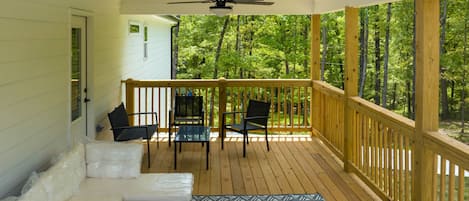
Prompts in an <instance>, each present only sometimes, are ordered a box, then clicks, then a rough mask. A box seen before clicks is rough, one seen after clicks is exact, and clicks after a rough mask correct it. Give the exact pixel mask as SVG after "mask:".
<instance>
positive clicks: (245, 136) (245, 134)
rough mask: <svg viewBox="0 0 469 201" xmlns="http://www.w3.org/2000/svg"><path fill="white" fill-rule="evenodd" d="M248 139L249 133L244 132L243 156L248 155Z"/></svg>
mask: <svg viewBox="0 0 469 201" xmlns="http://www.w3.org/2000/svg"><path fill="white" fill-rule="evenodd" d="M246 141H247V133H246V132H245V133H243V158H245V157H246Z"/></svg>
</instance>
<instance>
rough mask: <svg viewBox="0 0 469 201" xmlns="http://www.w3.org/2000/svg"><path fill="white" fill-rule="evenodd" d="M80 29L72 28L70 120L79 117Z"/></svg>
mask: <svg viewBox="0 0 469 201" xmlns="http://www.w3.org/2000/svg"><path fill="white" fill-rule="evenodd" d="M81 73H82V72H81V29H79V28H73V29H72V77H71V79H72V121H74V120H76V119H78V118H79V117H81Z"/></svg>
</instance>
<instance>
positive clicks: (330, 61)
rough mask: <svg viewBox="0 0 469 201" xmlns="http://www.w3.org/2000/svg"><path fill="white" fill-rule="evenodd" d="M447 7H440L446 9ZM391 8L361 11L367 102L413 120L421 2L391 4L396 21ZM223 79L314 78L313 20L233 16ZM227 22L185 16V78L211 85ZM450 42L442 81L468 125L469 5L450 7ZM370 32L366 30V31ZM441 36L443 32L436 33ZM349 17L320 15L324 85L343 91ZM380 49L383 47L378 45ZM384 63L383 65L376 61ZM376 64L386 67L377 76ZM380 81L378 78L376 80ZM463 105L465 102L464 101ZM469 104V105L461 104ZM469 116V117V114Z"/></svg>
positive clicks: (465, 0) (466, 0) (181, 66)
mask: <svg viewBox="0 0 469 201" xmlns="http://www.w3.org/2000/svg"><path fill="white" fill-rule="evenodd" d="M444 1H445V0H441V2H444ZM441 7H442V12H443V6H441ZM387 11H388V5H387V4H382V5H377V6H370V7H365V8H361V12H360V16H361V17H367V18H368V21H367V23H368V24H367V26H368V41H367V45H368V46H367V47H368V51H367V52H368V54H367V57H365V58H366V60H367V62H366V63H367V65H366V73H367V76H366V79H365V85H364V91H363V98H364V99H366V100H369V101H374V98H375V96H380V97H381V96H386V97H387V106H388V108H389V109H391V110H393V111H396V112H397V113H400V114H402V115H406V116H407V117H412V112H414V111H409V110H412V98H413V97H412V88H413V86H412V85H413V84H414V83H413V79H414V62H415V61H414V54H415V51H414V1H412V0H403V1H399V2H393V3H392V4H391V13H392V14H391V20H390V23H389V24H388V22H387V20H386V16H387ZM229 17H230V23H229V25H228V28H227V30H226V33H225V38H224V41H223V44H222V48H221V52H220V58H219V61H218V63H217V67H218V75H219V76H220V77H222V76H223V77H225V78H227V79H238V78H243V79H266V78H274V79H275V78H292V79H305V78H309V77H310V63H309V62H310V25H311V24H310V19H311V17H310V16H301V15H294V16H292V15H269V16H229ZM224 19H225V18H219V17H216V16H182V17H181V23H180V29H179V37H178V38H177V43H178V45H179V57H178V67H177V78H178V79H197V78H202V79H203V78H212V77H213V71H214V65H215V54H216V49H217V46H218V41H219V38H220V32H221V30H222V27H223V23H224ZM446 19H447V21H446V22H447V23H446V27H445V28H446V29H445V33H446V37H445V40H444V50H443V52H442V55H441V56H440V64H441V66H442V69H443V70H444V71H442V73H441V77H442V78H444V79H446V80H448V83H449V84H448V86H449V88H448V90H447V93H448V97H449V101H448V104H449V108H450V112H451V113H452V116H453V117H454V118H459V117H460V114H461V113H462V114H466V117H465V118H469V106H465V110H464V108H463V107H464V106H463V105H464V104H466V105H469V98H468V97H469V87H468V86H467V82H468V78H466V77H467V76H468V75H469V53H468V51H469V45H468V43H467V42H468V41H467V37H468V36H467V35H469V34H467V32H468V31H469V0H460V1H449V0H448V7H447V18H446ZM387 27H389V30H390V32H389V35H390V38H389V62H388V73H387V75H388V81H387V85H388V87H387V91H386V94H382V93H383V92H382V91H381V90H376V89H375V88H376V87H375V85H376V80H375V79H379V80H380V84H381V85H380V86H381V87H382V86H383V83H382V81H383V79H384V78H383V75H384V71H383V66H384V59H383V58H384V52H385V51H384V49H385V47H384V44H385V40H386V36H385V35H386V34H385V33H386V28H387ZM361 28H362V29H363V27H361ZM435 31H437V30H435ZM344 35H345V16H344V12H343V11H340V12H335V13H328V14H322V15H321V40H324V41H322V42H321V55H322V59H323V60H322V63H321V64H322V66H324V72H323V75H324V80H325V81H326V82H328V83H330V84H332V85H334V86H336V87H338V88H343V71H344V58H345V52H344V49H345V47H344V46H345V45H344ZM378 45H379V46H378ZM377 61H378V62H377ZM377 63H378V64H379V65H380V66H381V67H380V69H378V70H376V69H377V68H376V65H377ZM375 75H378V76H375ZM463 95H464V97H463ZM461 100H465V101H464V102H461ZM462 103H464V104H462ZM463 110H464V111H463Z"/></svg>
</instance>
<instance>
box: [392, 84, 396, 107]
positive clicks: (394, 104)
mask: <svg viewBox="0 0 469 201" xmlns="http://www.w3.org/2000/svg"><path fill="white" fill-rule="evenodd" d="M396 99H397V83H394V84H393V87H392V102H391V108H392V109H393V110H395V109H396Z"/></svg>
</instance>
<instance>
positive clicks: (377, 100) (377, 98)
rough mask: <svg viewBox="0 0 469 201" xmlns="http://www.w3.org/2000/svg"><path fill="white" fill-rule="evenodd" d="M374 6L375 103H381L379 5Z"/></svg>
mask: <svg viewBox="0 0 469 201" xmlns="http://www.w3.org/2000/svg"><path fill="white" fill-rule="evenodd" d="M375 8H376V19H375V24H374V29H375V35H374V36H375V97H374V99H375V104H376V105H381V96H380V92H381V47H380V46H381V43H380V38H379V35H380V32H379V25H378V23H379V6H378V5H377V6H375Z"/></svg>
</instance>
